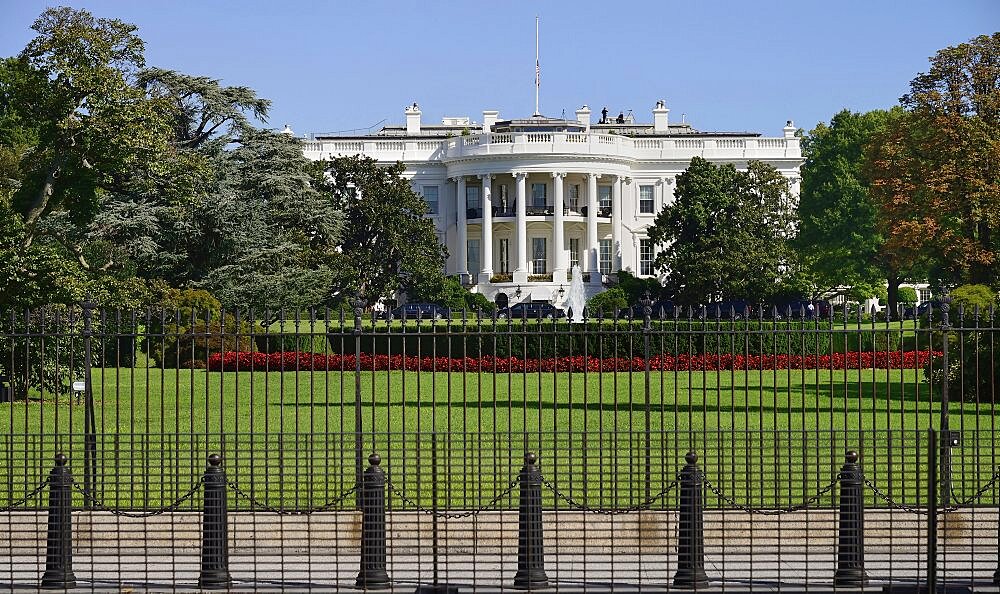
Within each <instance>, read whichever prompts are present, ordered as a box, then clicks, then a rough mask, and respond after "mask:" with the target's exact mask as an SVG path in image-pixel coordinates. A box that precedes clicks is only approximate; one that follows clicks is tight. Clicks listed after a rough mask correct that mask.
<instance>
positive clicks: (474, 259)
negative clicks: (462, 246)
mask: <svg viewBox="0 0 1000 594" xmlns="http://www.w3.org/2000/svg"><path fill="white" fill-rule="evenodd" d="M468 246H469V249H468V252H469V262H468V264H469V272H471V273H473V274H475V273H477V272H479V271H480V270H482V268H483V267H482V266H481V265H480V258H479V240H478V239H470V240H469V242H468Z"/></svg>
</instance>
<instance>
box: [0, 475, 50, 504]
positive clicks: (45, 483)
mask: <svg viewBox="0 0 1000 594" xmlns="http://www.w3.org/2000/svg"><path fill="white" fill-rule="evenodd" d="M48 486H49V479H48V478H46V479H45V480H44V481H43V482H42V484H40V485H38V486H37V487H35V488H34V489H33V490H32V491H31V492H30V493H26V494H25V495H24V497H22V498H20V499H15V500H14V501H12V502H10V503H9V504H8V505H5V506H4V507H0V513H6V512H9V511H13V510H14V509H16V508H18V507H21V506H22V505H24V504H25V503H27V502H28V500H29V499H31V498H32V497H34V496H35V495H38V494H39V493H41V492H42V491H44V490H45V487H48Z"/></svg>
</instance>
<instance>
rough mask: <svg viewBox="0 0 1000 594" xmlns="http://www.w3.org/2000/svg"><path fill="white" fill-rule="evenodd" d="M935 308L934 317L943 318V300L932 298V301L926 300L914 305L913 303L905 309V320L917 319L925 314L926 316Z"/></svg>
mask: <svg viewBox="0 0 1000 594" xmlns="http://www.w3.org/2000/svg"><path fill="white" fill-rule="evenodd" d="M931 309H933V310H934V317H935V318H937V319H940V318H941V302H940V301H938V300H937V299H932V300H930V301H924V302H923V303H921V304H920V305H917V306H916V307H914V306H913V305H907V306H906V308H905V309H903V319H904V320H916V319H918V318H921V317H923V316H926V315H927V314H928V312H930V311H931Z"/></svg>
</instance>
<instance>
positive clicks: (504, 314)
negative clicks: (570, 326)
mask: <svg viewBox="0 0 1000 594" xmlns="http://www.w3.org/2000/svg"><path fill="white" fill-rule="evenodd" d="M565 317H566V312H564V311H563V310H561V309H559V308H558V307H556V306H554V305H552V304H551V303H532V302H530V301H529V302H523V303H518V304H516V305H513V306H511V307H505V308H503V309H500V310H498V311H497V318H499V319H501V320H505V319H507V318H510V319H512V320H517V319H521V318H527V319H529V320H537V319H546V320H554V319H556V318H565Z"/></svg>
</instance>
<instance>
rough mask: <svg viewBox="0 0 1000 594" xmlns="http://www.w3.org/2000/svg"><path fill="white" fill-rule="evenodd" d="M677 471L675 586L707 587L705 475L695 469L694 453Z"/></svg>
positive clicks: (686, 456)
mask: <svg viewBox="0 0 1000 594" xmlns="http://www.w3.org/2000/svg"><path fill="white" fill-rule="evenodd" d="M684 459H685V460H686V461H687V465H686V466H684V470H682V471H681V475H680V485H681V510H680V526H679V533H680V534H679V539H678V544H677V573H676V574H674V587H675V588H695V589H697V588H707V587H708V575H707V574H705V516H704V513H705V510H704V507H705V502H704V497H703V488H704V485H705V475H704V474H702V472H701V469H700V468H698V454H696V453H694V452H688V453H687V454H686V455H685V456H684Z"/></svg>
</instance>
